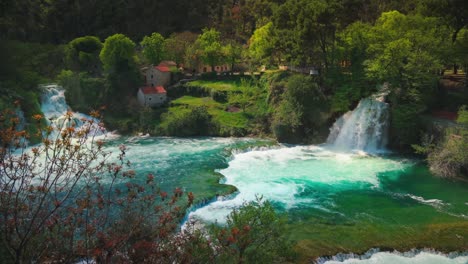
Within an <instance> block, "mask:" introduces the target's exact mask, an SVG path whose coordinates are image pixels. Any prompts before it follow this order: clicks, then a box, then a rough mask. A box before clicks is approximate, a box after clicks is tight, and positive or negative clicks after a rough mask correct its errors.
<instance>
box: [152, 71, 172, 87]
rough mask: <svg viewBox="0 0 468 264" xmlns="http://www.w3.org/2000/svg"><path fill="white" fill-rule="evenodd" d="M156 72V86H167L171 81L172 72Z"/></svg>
mask: <svg viewBox="0 0 468 264" xmlns="http://www.w3.org/2000/svg"><path fill="white" fill-rule="evenodd" d="M155 73H156V75H155V76H156V81H155V82H154V86H163V87H167V86H168V85H169V84H170V83H171V73H170V72H161V71H158V70H155Z"/></svg>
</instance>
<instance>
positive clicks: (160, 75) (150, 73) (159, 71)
mask: <svg viewBox="0 0 468 264" xmlns="http://www.w3.org/2000/svg"><path fill="white" fill-rule="evenodd" d="M170 83H171V70H170V69H169V67H168V66H166V65H158V66H151V67H149V68H148V70H147V71H146V85H147V86H164V87H167V86H168V85H169V84H170Z"/></svg>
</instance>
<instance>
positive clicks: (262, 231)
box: [211, 198, 294, 263]
mask: <svg viewBox="0 0 468 264" xmlns="http://www.w3.org/2000/svg"><path fill="white" fill-rule="evenodd" d="M285 227H286V219H284V218H281V217H280V216H278V215H277V214H276V213H275V210H274V208H273V206H272V205H271V204H270V203H269V202H268V201H266V202H263V201H262V199H261V198H258V199H257V200H256V201H253V202H249V203H245V204H244V205H243V206H242V207H241V208H239V209H234V211H232V212H231V213H230V214H229V216H228V217H227V223H226V226H224V227H221V228H220V227H217V226H213V228H212V230H211V237H213V239H215V243H214V244H215V245H217V246H218V247H217V248H218V249H219V252H218V257H217V262H219V263H287V262H290V261H293V260H294V252H293V250H292V244H291V243H290V242H289V241H288V240H287V238H286V236H285Z"/></svg>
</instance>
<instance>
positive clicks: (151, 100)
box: [137, 90, 167, 107]
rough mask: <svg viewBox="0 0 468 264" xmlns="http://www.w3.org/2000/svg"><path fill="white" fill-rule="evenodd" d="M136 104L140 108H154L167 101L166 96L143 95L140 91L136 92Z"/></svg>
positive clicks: (162, 94)
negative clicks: (140, 106) (138, 104)
mask: <svg viewBox="0 0 468 264" xmlns="http://www.w3.org/2000/svg"><path fill="white" fill-rule="evenodd" d="M137 97H138V102H139V103H140V105H142V106H148V107H156V106H160V105H162V104H164V103H165V102H166V100H167V94H165V93H161V94H143V92H142V91H141V90H138V95H137Z"/></svg>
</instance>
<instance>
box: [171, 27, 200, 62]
mask: <svg viewBox="0 0 468 264" xmlns="http://www.w3.org/2000/svg"><path fill="white" fill-rule="evenodd" d="M196 39H197V35H196V34H195V33H192V32H188V31H185V32H182V33H174V34H172V35H171V36H170V37H169V38H167V39H166V42H165V49H166V51H167V57H168V58H169V59H171V60H174V61H175V62H176V63H177V64H178V65H179V64H181V63H183V62H184V60H185V54H186V51H187V49H188V48H189V47H190V45H192V44H193V43H194V42H195V40H196Z"/></svg>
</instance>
